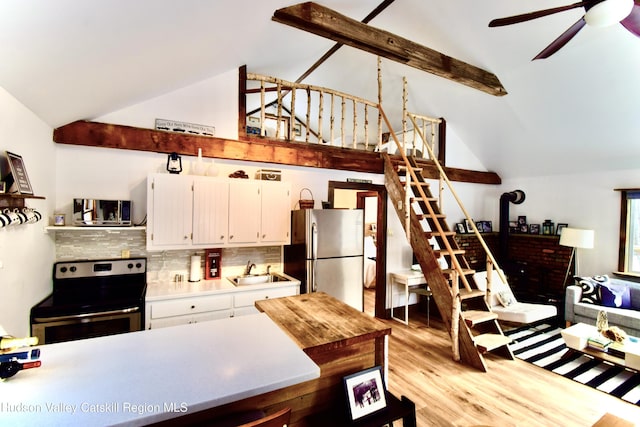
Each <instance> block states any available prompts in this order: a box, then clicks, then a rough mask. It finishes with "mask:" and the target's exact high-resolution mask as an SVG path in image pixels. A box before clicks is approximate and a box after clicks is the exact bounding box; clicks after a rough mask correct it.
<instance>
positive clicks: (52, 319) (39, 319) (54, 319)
mask: <svg viewBox="0 0 640 427" xmlns="http://www.w3.org/2000/svg"><path fill="white" fill-rule="evenodd" d="M136 311H140V308H139V307H130V308H124V309H122V310H111V311H101V312H99V313H85V314H73V315H71V316H58V317H36V318H35V319H33V320H34V321H35V322H40V323H44V322H58V321H60V320H72V319H83V318H85V317H103V316H113V315H114V314H127V313H134V312H136Z"/></svg>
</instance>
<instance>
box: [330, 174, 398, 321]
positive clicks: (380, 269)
mask: <svg viewBox="0 0 640 427" xmlns="http://www.w3.org/2000/svg"><path fill="white" fill-rule="evenodd" d="M336 190H337V191H336ZM341 190H350V191H349V192H351V193H353V197H354V198H355V200H354V203H355V206H356V207H357V208H360V207H362V208H364V209H367V206H372V205H373V206H374V207H373V208H372V209H375V221H372V222H371V223H370V224H368V225H369V227H373V229H371V228H370V232H371V233H370V234H371V235H372V237H373V238H374V241H375V285H372V287H374V289H375V292H374V315H375V317H379V318H382V319H384V318H386V317H387V313H386V297H387V241H386V230H387V189H386V188H385V186H384V185H379V184H369V183H361V182H339V181H329V191H328V198H329V204H330V206H331V207H332V208H333V207H336V206H335V203H336V199H337V198H338V197H337V196H338V195H339V194H341V193H342V192H341ZM339 197H341V195H340V196H339ZM371 200H375V202H374V203H373V204H371V203H370V202H368V201H371ZM363 285H364V284H363Z"/></svg>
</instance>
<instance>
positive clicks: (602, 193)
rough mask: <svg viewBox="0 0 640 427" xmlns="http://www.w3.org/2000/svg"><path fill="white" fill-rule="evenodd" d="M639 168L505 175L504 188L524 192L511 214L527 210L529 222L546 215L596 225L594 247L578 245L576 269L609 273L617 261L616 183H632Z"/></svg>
mask: <svg viewBox="0 0 640 427" xmlns="http://www.w3.org/2000/svg"><path fill="white" fill-rule="evenodd" d="M638 183H640V170H637V169H634V170H622V171H616V172H606V173H603V172H598V171H585V173H583V174H576V175H563V176H544V177H536V178H522V179H517V180H509V181H505V182H504V183H503V184H504V185H503V189H504V191H513V190H516V189H520V190H522V191H524V192H525V194H526V198H525V201H524V203H522V204H520V205H513V204H511V206H510V209H509V212H510V217H511V218H512V219H516V218H517V216H518V215H526V216H527V222H529V223H540V224H541V223H542V222H543V221H544V220H545V219H551V220H552V221H553V222H554V223H556V224H557V223H558V222H565V223H568V224H569V227H575V228H586V229H592V230H594V231H595V245H594V246H595V248H594V249H579V253H578V256H579V267H580V271H579V274H580V275H589V276H591V275H594V274H610V273H611V272H613V271H616V270H617V266H618V239H619V235H620V233H619V231H620V193H619V192H617V191H614V189H615V188H637V187H638Z"/></svg>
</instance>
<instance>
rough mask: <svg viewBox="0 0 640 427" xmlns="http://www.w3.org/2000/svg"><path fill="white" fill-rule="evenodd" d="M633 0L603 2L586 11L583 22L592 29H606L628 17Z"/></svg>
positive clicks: (606, 0)
mask: <svg viewBox="0 0 640 427" xmlns="http://www.w3.org/2000/svg"><path fill="white" fill-rule="evenodd" d="M633 5H634V1H633V0H604V1H601V2H599V3H596V4H595V5H594V6H592V7H591V8H589V9H588V10H587V13H586V14H585V15H584V20H585V21H586V23H587V24H589V25H591V26H593V27H608V26H610V25H613V24H617V23H618V22H620V21H622V20H623V19H624V18H626V17H627V16H629V14H630V13H631V9H633Z"/></svg>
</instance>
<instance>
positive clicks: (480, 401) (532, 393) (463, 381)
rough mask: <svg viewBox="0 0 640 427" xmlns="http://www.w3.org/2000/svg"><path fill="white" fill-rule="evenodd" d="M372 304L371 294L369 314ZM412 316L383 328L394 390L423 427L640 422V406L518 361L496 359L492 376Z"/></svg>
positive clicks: (433, 326)
mask: <svg viewBox="0 0 640 427" xmlns="http://www.w3.org/2000/svg"><path fill="white" fill-rule="evenodd" d="M372 299H373V296H372V295H371V291H370V290H366V291H365V306H366V307H370V304H371V301H372ZM365 311H366V312H369V313H370V312H371V311H372V309H370V308H365ZM411 314H412V315H410V322H409V326H405V325H403V324H401V323H399V322H396V321H392V320H383V322H385V323H387V324H389V325H391V326H392V329H393V330H392V334H391V337H390V339H389V383H388V388H389V390H390V391H391V392H392V393H394V394H395V395H396V396H400V395H405V396H407V397H408V398H410V399H411V400H413V402H414V403H415V404H416V412H417V421H418V426H480V425H482V426H592V425H593V424H595V423H596V422H597V421H598V420H599V419H600V418H601V417H602V416H603V415H605V414H606V413H611V414H614V415H616V416H618V417H620V418H624V419H626V420H629V421H633V422H636V423H640V407H638V406H635V405H632V404H629V403H625V402H624V401H622V400H621V399H618V398H615V397H612V396H609V395H607V394H605V393H603V392H600V391H598V390H595V389H592V388H590V387H588V386H585V385H582V384H578V383H577V382H575V381H572V380H569V379H567V378H564V377H562V376H560V375H557V374H554V373H551V372H548V371H545V370H544V369H542V368H538V367H536V366H534V365H532V364H530V363H527V362H523V361H521V360H518V359H516V360H507V359H502V358H500V357H493V356H492V355H489V356H487V357H485V359H486V360H487V365H488V372H486V373H483V372H480V371H477V370H475V369H473V368H470V367H467V366H464V365H461V364H459V363H457V362H454V361H453V360H452V359H451V349H450V340H449V338H448V334H447V333H446V331H445V330H444V328H443V326H442V324H441V323H440V322H439V321H438V320H437V319H435V318H434V317H432V318H431V322H430V327H427V323H426V314H424V313H419V312H413V313H411Z"/></svg>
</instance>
